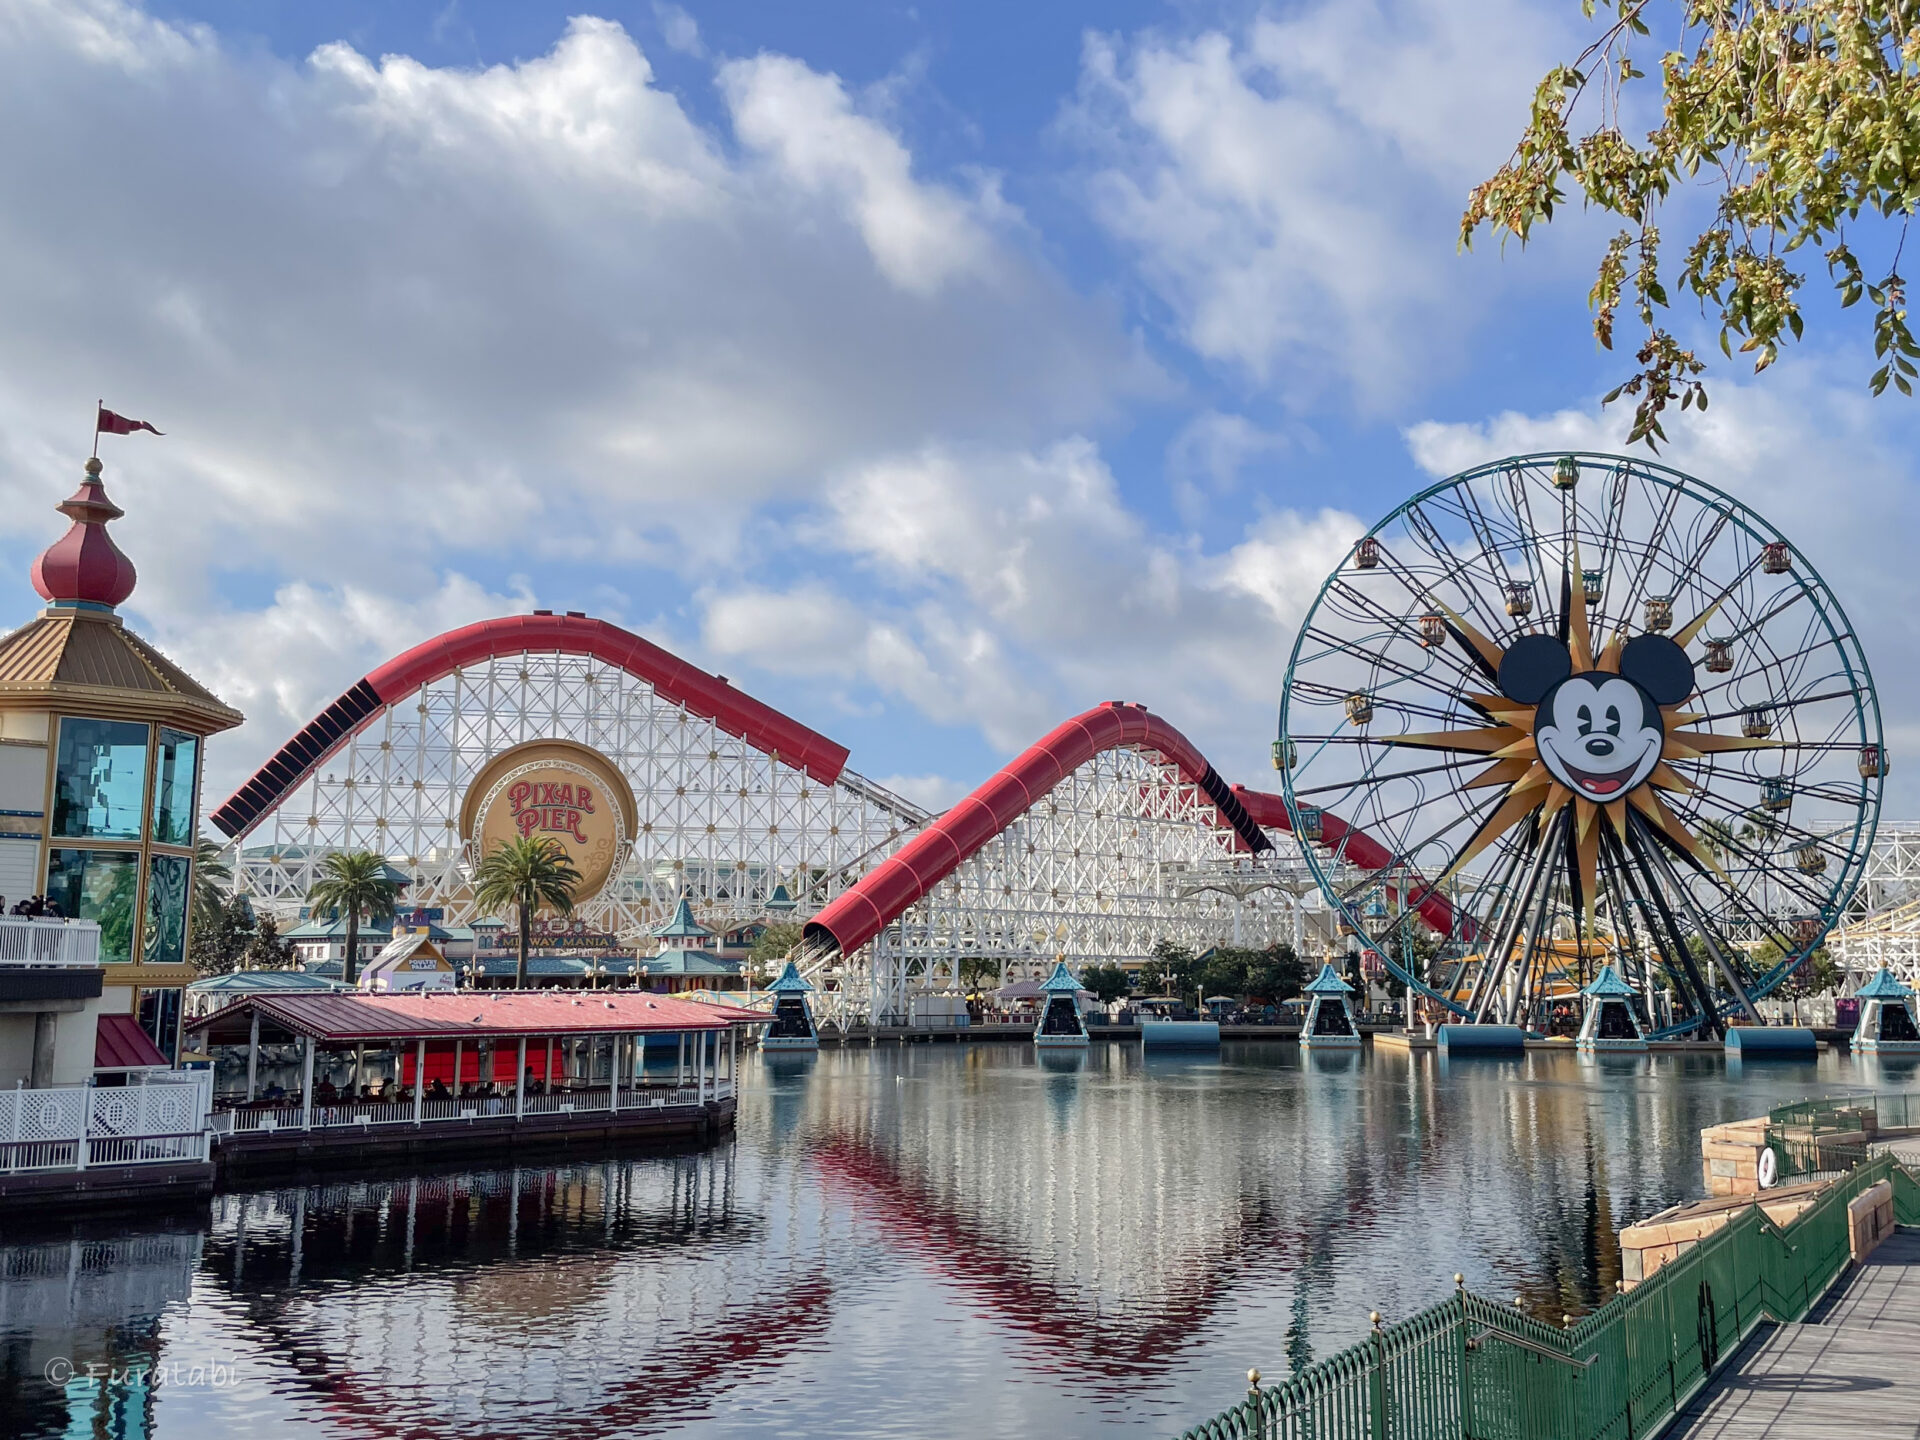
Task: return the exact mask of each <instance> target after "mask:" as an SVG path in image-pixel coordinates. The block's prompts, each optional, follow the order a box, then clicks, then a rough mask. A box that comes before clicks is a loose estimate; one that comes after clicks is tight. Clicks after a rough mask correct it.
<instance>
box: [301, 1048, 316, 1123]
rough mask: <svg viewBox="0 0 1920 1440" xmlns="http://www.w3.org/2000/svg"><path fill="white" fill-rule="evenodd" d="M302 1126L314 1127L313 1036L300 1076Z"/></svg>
mask: <svg viewBox="0 0 1920 1440" xmlns="http://www.w3.org/2000/svg"><path fill="white" fill-rule="evenodd" d="M300 1128H301V1129H302V1130H311V1129H312V1128H313V1036H311V1035H309V1036H308V1037H307V1059H306V1066H305V1072H304V1073H303V1074H302V1076H301V1078H300Z"/></svg>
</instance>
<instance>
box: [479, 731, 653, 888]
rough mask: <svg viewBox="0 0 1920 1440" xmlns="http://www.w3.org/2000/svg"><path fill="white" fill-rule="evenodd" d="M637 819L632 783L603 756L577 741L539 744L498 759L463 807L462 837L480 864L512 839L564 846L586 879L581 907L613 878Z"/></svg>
mask: <svg viewBox="0 0 1920 1440" xmlns="http://www.w3.org/2000/svg"><path fill="white" fill-rule="evenodd" d="M635 820H636V815H635V809H634V803H633V791H632V790H631V789H630V788H629V787H628V785H627V782H626V777H625V776H623V775H622V774H621V773H620V771H619V769H618V768H617V767H616V766H615V765H614V764H613V762H612V761H610V760H608V759H607V757H606V756H604V755H602V754H601V753H600V752H599V751H598V750H594V749H591V748H590V747H588V746H585V745H578V744H575V743H574V742H573V741H570V740H536V741H534V742H533V743H531V744H527V745H516V746H515V747H514V748H513V749H511V750H506V751H503V752H502V753H500V754H498V755H496V756H494V757H493V759H491V760H489V761H488V762H487V763H486V765H485V766H483V767H482V768H481V770H480V773H479V774H478V775H476V776H475V777H474V779H473V783H472V784H471V785H469V786H468V787H467V795H466V799H465V801H464V802H463V803H462V805H461V807H460V832H461V834H462V835H463V836H464V837H465V839H466V841H467V845H468V848H469V852H470V853H471V855H472V856H473V859H474V861H475V863H478V862H479V861H480V860H481V859H482V858H483V857H484V856H486V855H487V854H489V853H490V852H491V851H492V850H493V849H494V848H495V847H496V846H498V845H500V844H501V843H503V842H505V841H509V840H518V839H522V838H528V837H539V838H541V839H545V840H551V841H553V842H554V843H556V844H557V845H559V846H560V848H561V850H562V851H563V852H564V853H565V854H566V857H567V858H568V859H569V860H571V861H572V862H573V865H574V868H575V869H576V870H578V871H579V872H580V889H579V891H578V892H577V893H576V894H575V896H574V903H575V904H579V903H580V902H582V901H586V900H590V899H592V898H593V897H594V896H595V895H597V894H599V893H600V891H601V890H602V889H603V888H605V886H606V883H607V881H608V880H610V879H612V878H613V875H614V874H615V872H616V871H617V870H618V869H619V867H620V864H621V862H622V861H624V860H625V859H626V854H627V845H628V843H629V841H630V840H631V838H632V836H633V832H634V828H635Z"/></svg>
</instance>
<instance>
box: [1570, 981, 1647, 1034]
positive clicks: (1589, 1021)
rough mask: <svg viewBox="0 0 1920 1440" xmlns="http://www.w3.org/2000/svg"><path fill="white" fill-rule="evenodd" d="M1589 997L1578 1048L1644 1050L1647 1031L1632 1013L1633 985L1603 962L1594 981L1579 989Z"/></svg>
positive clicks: (1582, 1019)
mask: <svg viewBox="0 0 1920 1440" xmlns="http://www.w3.org/2000/svg"><path fill="white" fill-rule="evenodd" d="M1580 993H1581V994H1582V995H1583V996H1585V997H1586V1001H1587V1013H1586V1014H1585V1016H1583V1017H1582V1018H1581V1021H1580V1037H1579V1039H1578V1040H1576V1041H1575V1042H1574V1043H1575V1047H1576V1048H1577V1049H1579V1050H1580V1051H1581V1052H1582V1053H1584V1054H1588V1055H1591V1054H1593V1053H1594V1052H1595V1051H1599V1050H1608V1051H1616V1050H1645V1049H1646V1048H1647V1037H1646V1032H1645V1031H1643V1030H1642V1029H1641V1028H1640V1017H1639V1016H1638V1015H1636V1014H1634V1013H1633V1001H1634V992H1633V987H1632V986H1631V985H1629V984H1627V982H1626V981H1624V980H1622V979H1621V978H1620V976H1619V974H1618V973H1617V972H1616V971H1615V970H1614V968H1613V966H1611V965H1602V966H1601V967H1600V973H1599V974H1598V975H1596V976H1594V977H1593V983H1592V984H1591V985H1589V986H1587V988H1586V989H1584V990H1582V991H1581V992H1580Z"/></svg>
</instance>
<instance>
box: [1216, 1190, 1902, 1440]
mask: <svg viewBox="0 0 1920 1440" xmlns="http://www.w3.org/2000/svg"><path fill="white" fill-rule="evenodd" d="M1887 1179H1891V1180H1892V1181H1893V1189H1894V1214H1895V1219H1896V1220H1897V1221H1898V1223H1900V1224H1902V1225H1920V1181H1916V1180H1915V1178H1914V1176H1913V1175H1912V1174H1910V1173H1909V1172H1908V1171H1907V1170H1906V1169H1905V1168H1903V1167H1902V1166H1901V1165H1900V1164H1899V1163H1898V1162H1896V1161H1895V1160H1893V1159H1892V1158H1891V1157H1890V1156H1882V1157H1880V1158H1879V1159H1876V1160H1872V1161H1869V1162H1867V1163H1865V1164H1863V1165H1860V1166H1859V1167H1857V1168H1856V1169H1854V1170H1853V1171H1852V1172H1851V1173H1850V1174H1848V1175H1846V1176H1844V1177H1843V1178H1841V1179H1840V1180H1839V1181H1837V1182H1836V1183H1835V1184H1834V1185H1833V1187H1832V1188H1831V1189H1829V1190H1828V1191H1827V1192H1826V1193H1825V1194H1823V1195H1822V1196H1821V1197H1820V1198H1819V1200H1818V1201H1816V1202H1815V1203H1814V1204H1813V1205H1812V1206H1811V1207H1810V1208H1809V1209H1808V1210H1806V1211H1805V1212H1804V1213H1802V1214H1801V1215H1800V1216H1799V1218H1798V1219H1796V1220H1794V1221H1793V1223H1792V1224H1791V1225H1788V1226H1787V1227H1785V1228H1784V1229H1783V1228H1781V1227H1779V1226H1777V1225H1775V1224H1774V1223H1773V1222H1772V1221H1771V1220H1769V1219H1768V1218H1767V1217H1766V1216H1765V1215H1764V1214H1762V1213H1761V1211H1760V1208H1759V1207H1758V1206H1757V1205H1756V1206H1752V1207H1749V1208H1748V1209H1745V1210H1742V1211H1740V1212H1739V1214H1738V1215H1737V1216H1736V1217H1735V1218H1734V1219H1733V1220H1731V1221H1729V1222H1728V1224H1727V1225H1726V1226H1725V1227H1724V1228H1723V1229H1721V1230H1719V1231H1717V1232H1716V1233H1714V1234H1713V1235H1710V1236H1708V1237H1707V1238H1706V1239H1705V1240H1702V1241H1701V1242H1700V1243H1699V1244H1697V1245H1695V1246H1693V1247H1692V1248H1691V1249H1689V1250H1687V1251H1685V1252H1684V1253H1683V1254H1681V1255H1680V1256H1679V1257H1678V1258H1677V1259H1675V1260H1672V1261H1670V1262H1668V1263H1667V1264H1666V1265H1664V1266H1663V1267H1661V1268H1660V1269H1659V1270H1657V1271H1656V1272H1654V1274H1653V1275H1652V1276H1651V1277H1650V1278H1649V1279H1648V1280H1646V1281H1645V1282H1644V1283H1643V1284H1641V1285H1638V1286H1636V1287H1635V1288H1634V1289H1632V1290H1630V1291H1628V1292H1626V1293H1625V1294H1623V1295H1619V1296H1616V1297H1615V1298H1614V1299H1612V1300H1610V1301H1608V1302H1607V1304H1605V1305H1603V1306H1601V1307H1600V1308H1599V1309H1598V1310H1595V1311H1594V1312H1593V1313H1592V1314H1590V1315H1588V1316H1586V1317H1585V1318H1584V1319H1582V1320H1580V1321H1578V1322H1576V1323H1575V1324H1573V1325H1570V1326H1568V1327H1567V1328H1565V1329H1561V1328H1558V1327H1556V1326H1553V1325H1545V1324H1542V1323H1540V1322H1539V1321H1536V1320H1533V1319H1530V1318H1529V1317H1527V1316H1526V1315H1523V1314H1521V1313H1520V1312H1519V1311H1518V1310H1517V1309H1515V1308H1514V1307H1512V1306H1510V1305H1499V1304H1496V1303H1494V1302H1493V1301H1491V1300H1485V1299H1482V1298H1481V1297H1480V1296H1478V1295H1473V1294H1470V1293H1469V1292H1468V1291H1466V1290H1465V1289H1460V1290H1458V1291H1456V1292H1455V1293H1454V1295H1453V1296H1452V1297H1451V1298H1449V1299H1447V1300H1445V1301H1443V1302H1442V1303H1440V1304H1438V1305H1435V1306H1432V1307H1431V1308H1429V1309H1426V1310H1423V1311H1421V1312H1420V1313H1419V1314H1417V1315H1414V1316H1412V1317H1410V1318H1409V1319H1406V1320H1402V1321H1399V1322H1397V1323H1396V1324H1392V1325H1376V1326H1375V1328H1374V1331H1373V1333H1372V1334H1371V1335H1369V1336H1368V1337H1367V1338H1366V1339H1365V1340H1363V1341H1361V1342H1360V1343H1359V1344H1358V1345H1354V1346H1352V1347H1350V1348H1348V1349H1346V1350H1343V1351H1341V1352H1340V1353H1339V1354H1337V1355H1332V1356H1329V1357H1328V1358H1327V1359H1325V1360H1322V1361H1320V1362H1319V1363H1318V1364H1316V1365H1312V1366H1309V1367H1308V1368H1307V1369H1305V1370H1303V1371H1301V1372H1300V1373H1299V1374H1298V1375H1296V1376H1294V1377H1293V1378H1292V1379H1290V1380H1285V1381H1282V1382H1281V1383H1279V1384H1277V1385H1271V1386H1265V1387H1262V1388H1259V1389H1256V1390H1253V1391H1250V1392H1249V1393H1248V1395H1247V1398H1246V1399H1245V1400H1244V1401H1243V1402H1242V1403H1241V1404H1239V1405H1236V1406H1235V1407H1234V1408H1233V1409H1231V1410H1228V1411H1226V1412H1225V1413H1224V1414H1221V1415H1217V1416H1215V1417H1214V1418H1213V1419H1211V1420H1209V1421H1207V1422H1206V1423H1205V1424H1204V1425H1198V1426H1195V1427H1194V1428H1193V1429H1191V1430H1188V1431H1187V1432H1185V1434H1184V1435H1183V1436H1182V1437H1181V1440H1635V1437H1637V1436H1642V1435H1645V1434H1647V1433H1648V1432H1649V1431H1650V1430H1652V1429H1654V1428H1655V1427H1657V1426H1658V1425H1660V1424H1662V1423H1663V1422H1664V1421H1666V1420H1667V1419H1668V1418H1669V1417H1671V1416H1672V1415H1674V1414H1675V1413H1676V1412H1677V1411H1678V1410H1679V1409H1680V1407H1681V1406H1683V1405H1685V1404H1686V1403H1687V1401H1688V1400H1689V1399H1691V1398H1692V1397H1693V1395H1694V1393H1695V1392H1696V1391H1698V1390H1699V1389H1700V1388H1701V1387H1702V1386H1703V1385H1705V1384H1706V1382H1707V1381H1708V1379H1710V1378H1711V1377H1712V1375H1713V1372H1714V1370H1715V1369H1716V1368H1717V1367H1718V1366H1719V1365H1720V1363H1721V1362H1722V1361H1724V1360H1725V1359H1726V1358H1727V1357H1728V1356H1730V1355H1731V1354H1732V1353H1733V1351H1734V1350H1735V1349H1736V1348H1738V1346H1739V1344H1740V1342H1741V1341H1742V1340H1744V1339H1746V1337H1747V1336H1748V1335H1749V1334H1750V1333H1752V1331H1753V1328H1754V1327H1755V1326H1756V1325H1758V1324H1760V1323H1761V1322H1762V1321H1763V1320H1776V1321H1791V1320H1798V1319H1800V1318H1801V1317H1802V1316H1804V1315H1805V1314H1806V1313H1807V1311H1808V1309H1809V1308H1811V1306H1812V1305H1813V1303H1814V1302H1815V1301H1816V1300H1818V1299H1819V1298H1820V1297H1821V1296H1822V1295H1824V1294H1825V1293H1826V1291H1827V1289H1828V1287H1829V1286H1831V1285H1832V1283H1833V1281H1834V1280H1835V1279H1836V1278H1837V1277H1838V1276H1839V1274H1840V1272H1841V1271H1842V1270H1843V1269H1844V1268H1845V1267H1846V1264H1847V1254H1848V1248H1847V1204H1848V1202H1849V1201H1851V1200H1853V1199H1854V1198H1855V1197H1856V1196H1857V1195H1859V1194H1860V1193H1861V1192H1862V1191H1864V1190H1866V1189H1868V1188H1869V1187H1871V1186H1873V1185H1876V1184H1878V1183H1879V1182H1880V1181H1882V1180H1887Z"/></svg>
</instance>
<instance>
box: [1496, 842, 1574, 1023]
mask: <svg viewBox="0 0 1920 1440" xmlns="http://www.w3.org/2000/svg"><path fill="white" fill-rule="evenodd" d="M1564 813H1565V814H1566V816H1567V821H1568V824H1571V823H1572V820H1573V814H1572V811H1571V810H1568V811H1566V812H1564ZM1566 841H1567V825H1559V824H1556V825H1555V826H1554V833H1553V835H1552V836H1551V837H1549V839H1548V840H1547V842H1546V843H1545V844H1543V845H1542V846H1541V847H1540V848H1541V851H1542V853H1543V854H1544V855H1546V856H1547V857H1548V859H1547V863H1546V865H1545V866H1544V867H1543V869H1542V872H1541V874H1542V881H1541V884H1540V886H1539V887H1538V888H1539V891H1540V900H1539V903H1538V904H1537V905H1536V906H1535V907H1534V917H1533V927H1532V929H1531V931H1530V932H1529V933H1528V935H1527V948H1526V950H1525V951H1524V952H1523V953H1522V954H1521V956H1520V964H1519V966H1518V967H1517V969H1516V970H1515V971H1514V973H1513V975H1512V976H1511V977H1510V978H1509V980H1508V982H1507V993H1506V996H1505V1003H1504V1004H1503V1005H1502V1006H1501V1008H1500V1018H1501V1022H1502V1023H1503V1024H1507V1025H1517V1024H1519V1023H1520V1020H1521V1018H1522V1017H1523V1016H1524V1015H1525V1013H1526V1010H1527V997H1528V994H1529V992H1530V991H1531V989H1532V981H1533V962H1534V956H1535V955H1537V954H1538V953H1539V950H1540V941H1541V936H1542V933H1543V932H1544V931H1545V930H1546V928H1547V912H1548V910H1549V909H1551V908H1552V901H1553V882H1552V880H1551V879H1548V878H1546V877H1547V876H1550V875H1551V874H1552V872H1553V871H1554V870H1555V869H1556V868H1558V866H1559V863H1560V857H1561V856H1562V855H1563V854H1564V853H1565V851H1566V848H1567V846H1566ZM1516 938H1517V937H1516Z"/></svg>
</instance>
